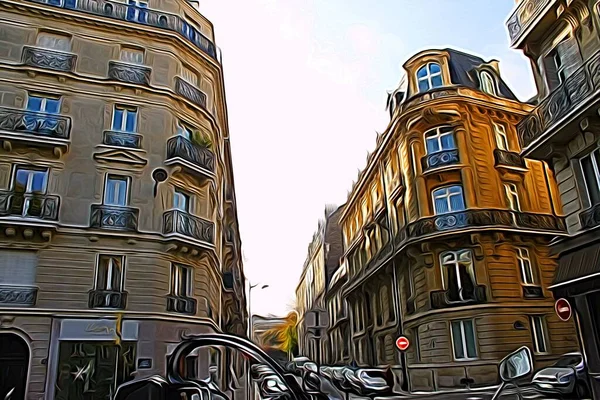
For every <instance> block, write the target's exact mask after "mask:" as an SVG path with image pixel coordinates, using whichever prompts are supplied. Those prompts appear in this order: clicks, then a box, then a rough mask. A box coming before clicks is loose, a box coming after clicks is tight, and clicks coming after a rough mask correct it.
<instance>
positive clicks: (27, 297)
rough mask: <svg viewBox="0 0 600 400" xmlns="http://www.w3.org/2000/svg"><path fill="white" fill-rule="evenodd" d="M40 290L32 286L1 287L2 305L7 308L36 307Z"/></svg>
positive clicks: (0, 299)
mask: <svg viewBox="0 0 600 400" xmlns="http://www.w3.org/2000/svg"><path fill="white" fill-rule="evenodd" d="M37 292H38V288H36V287H32V286H17V285H0V304H2V305H5V306H29V307H31V306H34V305H35V301H36V299H37Z"/></svg>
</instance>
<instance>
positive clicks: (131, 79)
mask: <svg viewBox="0 0 600 400" xmlns="http://www.w3.org/2000/svg"><path fill="white" fill-rule="evenodd" d="M151 72H152V70H151V69H150V68H149V67H146V66H144V65H135V64H127V63H122V62H118V61H110V62H109V63H108V77H109V78H111V79H114V80H116V81H120V82H126V83H133V84H136V85H146V86H147V85H150V73H151Z"/></svg>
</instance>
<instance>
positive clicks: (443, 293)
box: [430, 285, 487, 310]
mask: <svg viewBox="0 0 600 400" xmlns="http://www.w3.org/2000/svg"><path fill="white" fill-rule="evenodd" d="M430 301H431V309H432V310H438V309H442V308H450V307H458V306H463V305H468V304H480V303H485V302H486V301H487V294H486V289H485V286H483V285H479V286H475V287H474V288H473V290H472V291H471V292H467V291H465V290H464V289H462V290H460V291H459V293H451V292H450V291H449V290H436V291H433V292H431V293H430Z"/></svg>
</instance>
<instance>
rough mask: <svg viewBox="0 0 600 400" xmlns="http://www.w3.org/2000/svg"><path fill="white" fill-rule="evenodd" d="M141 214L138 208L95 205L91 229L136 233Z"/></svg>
mask: <svg viewBox="0 0 600 400" xmlns="http://www.w3.org/2000/svg"><path fill="white" fill-rule="evenodd" d="M139 214H140V210H138V209H137V208H132V207H121V206H108V205H104V204H93V205H92V214H91V217H90V227H91V228H98V229H114V230H118V231H125V232H136V231H137V229H138V217H139Z"/></svg>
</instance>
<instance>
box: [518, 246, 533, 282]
mask: <svg viewBox="0 0 600 400" xmlns="http://www.w3.org/2000/svg"><path fill="white" fill-rule="evenodd" d="M517 262H518V264H519V269H520V270H521V281H522V282H523V283H524V284H525V285H534V284H535V275H534V274H533V264H532V262H531V257H530V256H529V250H528V249H527V248H525V247H517Z"/></svg>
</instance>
